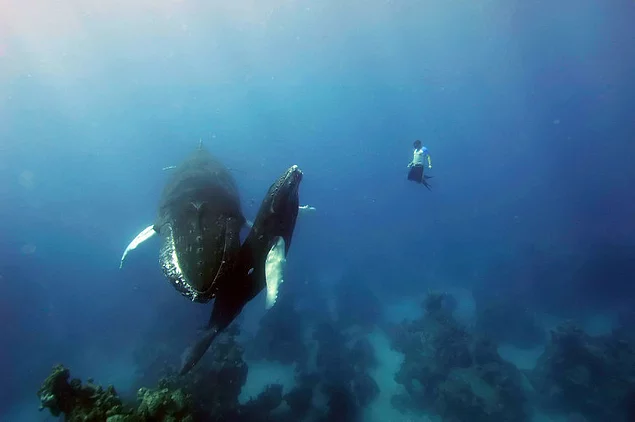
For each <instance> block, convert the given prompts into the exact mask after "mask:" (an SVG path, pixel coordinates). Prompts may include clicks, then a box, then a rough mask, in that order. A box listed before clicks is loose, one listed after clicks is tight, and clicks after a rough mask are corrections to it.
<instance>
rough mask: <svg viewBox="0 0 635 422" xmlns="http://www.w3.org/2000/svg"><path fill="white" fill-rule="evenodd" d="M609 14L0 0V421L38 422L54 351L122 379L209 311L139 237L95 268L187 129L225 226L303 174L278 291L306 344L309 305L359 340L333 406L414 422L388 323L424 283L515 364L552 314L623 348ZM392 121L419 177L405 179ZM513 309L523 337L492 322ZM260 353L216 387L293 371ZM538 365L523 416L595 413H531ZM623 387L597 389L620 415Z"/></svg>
mask: <svg viewBox="0 0 635 422" xmlns="http://www.w3.org/2000/svg"><path fill="white" fill-rule="evenodd" d="M633 22H635V4H634V3H633V2H632V1H626V0H615V1H608V2H598V1H592V0H577V1H573V0H560V1H553V2H545V1H538V0H524V1H517V0H513V1H503V0H483V1H476V2H474V1H464V0H455V1H439V0H424V1H417V2H415V1H408V0H402V1H397V0H382V1H379V0H369V1H359V0H349V1H334V0H325V1H308V0H272V1H253V0H236V1H232V2H221V1H216V0H214V1H202V0H192V1H188V0H180V1H179V0H158V1H149V0H131V1H127V2H124V1H110V2H101V1H95V0H90V1H81V2H80V1H74V0H64V1H60V2H56V3H49V2H44V1H42V0H22V1H18V0H2V2H1V3H0V248H1V251H2V254H1V255H0V316H1V319H0V324H1V325H0V345H1V347H0V373H1V374H2V379H3V382H2V387H1V388H0V420H3V421H4V420H6V421H16V422H21V421H39V420H54V418H53V417H52V416H50V415H49V414H48V413H47V412H46V411H43V412H38V407H39V404H40V403H39V400H38V397H37V395H36V393H37V390H38V388H39V387H40V385H41V383H42V381H43V380H44V379H45V378H46V377H47V375H48V374H49V372H50V370H51V367H52V366H53V365H54V364H56V363H63V364H64V365H66V366H67V367H68V368H69V369H70V370H71V373H72V374H73V376H76V377H79V378H82V379H87V378H94V379H95V382H98V383H101V384H104V385H105V384H109V383H113V384H115V386H116V388H117V390H118V391H120V392H121V393H122V394H126V392H127V391H133V392H134V390H135V389H136V388H138V387H139V385H138V383H139V382H138V380H139V379H140V378H142V377H141V376H140V368H142V367H143V365H144V362H147V361H148V360H151V359H154V357H151V356H149V355H148V353H150V352H148V350H154V348H155V346H154V345H155V344H159V343H164V342H165V341H166V340H165V339H166V338H172V337H174V344H170V347H173V348H174V350H173V352H174V353H175V354H178V353H180V352H181V351H182V349H184V348H185V347H186V346H187V345H188V339H192V338H193V336H194V335H195V332H196V330H197V329H198V328H199V327H200V326H201V325H203V324H204V323H205V322H206V321H207V318H208V316H209V312H210V308H211V305H209V304H208V305H200V304H193V303H190V302H188V301H187V300H186V299H185V298H183V297H181V296H180V295H179V294H178V293H177V292H176V291H175V290H174V289H173V288H172V287H171V286H170V285H169V284H168V283H167V282H166V280H165V279H164V277H163V275H162V273H161V271H160V269H159V266H158V264H157V251H158V242H155V241H154V240H151V241H149V242H148V243H147V244H144V245H142V246H140V247H139V248H138V249H137V250H135V251H133V252H132V253H131V255H130V256H129V258H128V262H127V265H126V266H125V267H124V269H123V270H119V268H118V266H119V259H120V257H121V253H122V252H123V250H124V248H125V246H126V245H127V244H128V242H130V240H131V239H132V238H133V237H134V236H135V235H136V233H138V232H139V231H140V230H142V229H143V228H144V227H146V226H147V225H149V224H152V222H153V219H154V218H155V213H156V206H157V202H158V199H159V196H160V193H161V189H162V188H163V185H164V184H165V182H166V180H167V177H169V175H168V174H167V172H166V171H163V170H162V168H164V167H166V166H171V165H178V164H179V163H180V162H181V161H182V160H183V159H185V157H187V156H188V155H189V154H190V153H191V152H192V151H193V150H194V149H195V148H196V146H197V145H198V142H199V140H201V139H202V141H203V144H204V145H205V146H206V148H207V149H209V150H210V151H211V152H212V153H213V154H214V155H216V156H217V157H219V158H220V159H221V160H222V161H223V162H224V163H225V164H226V165H227V166H228V167H230V168H231V169H232V174H233V175H234V177H235V179H236V181H237V183H238V185H239V188H240V192H241V200H242V205H243V211H244V213H245V215H246V217H247V218H254V216H255V215H256V212H257V211H258V207H259V205H260V201H261V200H262V199H263V197H264V195H265V192H266V191H267V188H268V187H269V185H270V184H271V183H272V182H273V181H274V180H275V178H276V177H278V176H279V175H280V174H281V172H283V171H284V170H285V169H286V168H287V167H288V166H290V165H292V164H298V165H299V166H300V167H301V169H302V171H303V172H304V179H303V182H302V185H301V188H300V200H301V203H302V204H310V205H312V206H314V207H316V211H315V212H314V213H310V214H302V215H300V216H299V217H298V222H297V226H296V230H295V234H294V237H293V246H292V248H291V251H290V255H289V256H288V267H287V274H286V277H285V282H284V284H283V287H282V290H283V293H282V296H281V299H280V302H281V303H283V304H284V303H285V300H288V301H287V302H286V303H287V304H288V303H290V302H289V301H291V302H294V303H296V306H297V307H298V309H299V311H298V312H299V313H300V314H301V315H310V317H309V316H307V318H306V319H307V322H306V323H305V325H304V326H303V329H302V330H303V331H302V332H303V335H306V336H307V338H309V337H311V334H310V333H311V332H314V331H315V330H316V327H317V326H318V325H319V323H321V322H324V321H329V323H330V324H332V325H334V326H335V327H336V329H337V330H339V331H341V333H340V334H341V335H343V336H348V337H346V338H348V339H349V340H347V341H354V340H357V339H360V338H362V339H365V340H366V341H367V342H368V343H369V344H371V345H372V347H373V350H374V354H375V355H376V358H377V364H376V365H375V366H374V367H373V368H372V369H369V370H368V371H367V373H368V374H369V375H370V377H371V378H372V379H373V380H374V382H375V384H376V386H377V388H378V393H377V394H376V395H374V396H373V397H372V400H369V401H370V402H369V403H365V404H364V405H359V403H358V406H357V408H358V413H357V416H355V417H356V418H358V419H361V420H364V421H370V422H373V421H381V422H385V421H405V420H413V421H415V420H416V421H419V420H434V418H435V417H438V415H439V413H440V410H439V407H438V406H437V405H435V404H434V403H436V402H434V400H432V401H433V404H430V405H428V406H427V408H426V409H416V410H413V409H410V410H407V411H404V410H403V409H400V408H399V406H397V405H396V401H395V400H393V399H392V398H393V396H396V395H399V394H402V395H403V394H404V391H405V386H404V383H400V382H399V380H400V379H401V378H399V377H397V376H396V374H397V373H398V372H399V370H400V368H401V367H402V363H403V362H404V359H405V356H406V355H407V352H403V350H401V349H400V347H398V346H396V341H397V340H395V337H394V336H392V334H391V333H392V332H393V331H392V329H391V328H390V327H389V326H390V325H391V324H398V323H400V322H401V321H402V320H403V319H407V320H416V319H418V318H420V317H421V315H422V310H421V303H422V302H423V301H424V298H425V297H426V295H427V294H428V293H429V291H431V290H434V291H443V292H447V293H450V294H452V297H453V298H454V301H455V302H456V304H455V305H456V306H455V307H453V309H454V313H453V315H454V317H455V318H456V320H457V321H458V322H459V323H461V324H463V325H464V326H465V327H466V329H467V330H468V331H469V332H472V331H479V332H480V331H483V332H486V333H487V335H488V336H490V337H493V339H494V340H495V341H496V342H497V343H498V352H499V354H500V356H501V357H502V358H503V359H505V360H506V361H508V362H511V363H512V364H513V365H515V367H517V368H519V369H521V370H523V371H527V373H528V372H529V371H532V370H533V369H534V368H535V367H536V365H537V362H538V361H539V357H540V356H541V355H542V354H543V353H547V352H548V351H549V350H550V349H549V345H550V344H552V343H550V341H551V337H550V335H549V334H548V333H549V330H551V329H553V328H554V327H556V326H558V324H559V323H560V322H561V321H564V320H573V321H574V322H575V323H576V324H578V325H579V326H580V327H582V328H583V329H584V330H585V331H586V332H587V334H588V335H592V336H599V335H608V334H609V333H611V332H613V333H615V332H617V331H615V330H617V329H618V328H620V330H618V331H619V336H620V341H625V342H628V341H631V340H632V338H635V333H633V331H632V326H633V325H629V323H626V322H624V321H631V322H633V321H635V318H632V319H629V315H630V313H631V310H632V309H633V305H634V304H635V285H634V284H633V278H634V277H635V219H634V218H633V216H635V194H634V192H635V191H634V190H633V187H632V185H633V182H634V181H635V166H633V164H632V157H633V156H635V142H634V134H635V118H634V117H633V110H634V109H635V108H634V106H635V78H634V77H633V76H634V75H635V48H633V45H635V26H634V25H633ZM415 139H420V140H422V142H423V144H424V145H425V146H426V147H427V148H428V150H429V152H430V154H431V157H432V163H433V168H432V169H431V170H427V171H429V173H430V174H431V175H433V176H434V177H433V178H432V179H431V180H430V183H431V185H432V189H431V190H430V191H428V190H426V189H425V188H424V187H422V186H420V185H417V184H415V183H412V182H409V181H407V180H406V174H407V170H408V169H407V168H406V165H407V164H408V162H409V161H410V159H411V158H412V142H413V141H414V140H415ZM285 290H286V291H287V293H286V294H287V296H285V293H284V291H285ZM343 292H345V296H346V298H347V300H348V302H347V303H346V304H344V305H342V304H341V302H342V299H341V297H342V295H344V293H343ZM287 298H288V299H287ZM492 302H495V303H498V304H500V303H503V305H502V306H500V307H499V310H498V312H500V313H499V314H495V315H498V316H497V317H495V318H489V319H487V318H485V317H483V313H484V312H483V311H482V310H483V309H485V307H486V305H483V304H488V303H492ZM338 304H339V305H338ZM278 305H280V303H279V304H278ZM346 305H347V306H346ZM274 309H275V308H274ZM283 309H285V308H283ZM501 309H502V310H501ZM345 311H346V312H349V313H350V315H349V316H348V317H347V318H349V319H350V321H349V323H344V322H343V320H344V319H345V314H346V312H345ZM522 312H529V313H531V314H532V315H535V322H536V324H537V325H538V326H539V329H538V330H543V331H544V333H545V337H544V339H543V338H541V339H539V340H536V341H532V340H531V339H530V338H533V337H532V336H533V334H532V333H531V328H527V333H525V332H524V331H523V329H519V330H513V331H515V333H514V334H513V335H512V334H510V333H507V332H506V333H502V332H501V330H505V328H509V327H505V326H504V325H505V324H501V323H500V322H501V320H503V321H505V320H510V321H511V320H515V319H518V315H516V314H518V313H522ZM266 315H267V313H266V312H265V310H264V299H263V298H262V297H261V296H259V297H257V298H256V299H254V301H252V302H251V303H250V304H249V305H248V306H247V308H246V309H245V311H244V312H243V314H242V315H241V317H240V318H239V321H238V323H239V324H240V326H241V329H242V330H243V331H244V332H245V333H246V335H245V336H244V338H243V339H242V340H241V341H243V342H244V344H245V347H246V348H247V349H249V344H252V343H250V341H252V340H253V338H257V336H258V332H259V330H261V328H260V327H262V326H263V324H262V321H263V318H265V317H266ZM625 315H626V316H625ZM631 317H632V316H631ZM280 319H281V320H284V319H285V318H284V317H281V318H280ZM520 319H522V318H520ZM316 321H317V322H316ZM272 324H273V326H274V327H275V324H274V323H272ZM501 325H502V326H501ZM529 325H531V324H529ZM356 326H357V327H358V328H359V327H360V326H363V327H364V330H362V331H363V333H362V334H360V333H359V332H357V331H355V327H356ZM624 326H625V327H626V329H624ZM351 327H352V331H353V332H354V333H356V334H351ZM522 327H525V326H522ZM628 328H630V329H631V331H630V332H629V330H628ZM273 331H274V332H275V331H276V330H275V329H274V330H273ZM172 333H174V334H172ZM342 333H343V334H342ZM614 335H617V334H614ZM514 336H516V337H518V338H516V337H514ZM538 337H540V336H538ZM275 341H276V340H275V339H274V340H273V342H274V343H275ZM527 343H529V344H528V345H527ZM311 344H312V342H311V341H308V340H307V342H306V347H307V348H308V349H310V350H312V349H311V348H312V347H313V348H314V347H316V346H315V345H313V346H312V345H311ZM252 349H253V347H252ZM256 349H258V347H256ZM310 353H315V351H313V352H310ZM310 353H309V354H310ZM263 354H264V353H260V354H259V353H258V352H252V356H251V357H250V358H247V357H246V358H245V360H246V361H247V363H248V366H249V374H248V376H247V381H246V384H245V385H244V386H243V388H242V392H241V401H242V402H244V401H246V400H247V399H248V398H249V397H250V396H256V395H258V394H259V393H260V392H261V391H262V390H263V388H264V386H265V385H266V384H268V383H271V382H278V383H281V384H282V385H283V392H285V393H286V392H288V391H290V390H291V389H292V388H293V386H294V385H295V383H296V381H294V368H295V367H294V366H293V365H291V364H289V363H284V362H282V363H281V362H273V360H275V359H264V358H263V357H262V356H260V355H263ZM620 356H621V355H620ZM342 359H344V358H342ZM624 359H626V358H622V357H620V359H617V360H618V361H620V360H622V361H623V362H622V363H623V364H624V365H627V367H629V368H634V367H635V363H633V362H635V361H628V362H626V361H624ZM296 363H297V362H296ZM349 363H350V362H349ZM351 365H352V364H351ZM606 365H608V363H607V364H606ZM612 365H613V366H612V367H611V368H614V367H615V365H617V363H615V362H613V363H612ZM327 366H328V365H327ZM327 369H328V368H327ZM327 369H325V368H322V369H320V370H316V371H315V372H316V373H317V374H318V375H320V374H321V373H322V372H324V371H326V370H327ZM142 372H143V371H142ZM525 373H526V372H523V374H525ZM600 373H602V372H600ZM605 373H606V374H609V373H611V372H610V371H608V370H607V371H606V372H605ZM145 375H146V376H150V375H152V374H150V375H148V373H145ZM523 376H524V375H523ZM606 376H609V375H606ZM527 377H528V378H531V377H530V376H529V375H527ZM598 377H599V378H601V376H598ZM598 377H595V376H593V377H590V381H586V384H585V382H581V383H582V384H585V385H586V387H585V388H587V389H593V388H594V387H597V386H601V385H604V384H602V382H603V381H602V380H601V379H598ZM537 383H538V382H536V383H534V384H533V386H534V387H533V389H532V388H529V390H530V392H526V395H527V397H528V398H527V400H528V403H529V407H530V408H531V410H530V411H528V412H529V414H530V416H528V418H529V419H528V420H532V419H533V420H537V421H560V420H562V421H574V420H576V421H577V420H588V421H594V420H597V418H599V417H600V416H598V415H599V414H600V413H601V412H600V411H599V410H597V406H596V407H593V406H591V405H589V404H588V403H586V404H585V400H587V399H585V398H583V397H582V396H581V397H580V399H579V400H577V401H578V402H579V406H577V405H576V399H575V398H573V399H572V398H571V395H569V396H568V397H566V400H565V399H564V398H563V399H562V400H561V401H560V402H558V405H557V406H555V410H554V407H553V406H552V407H550V408H548V409H547V407H548V406H541V405H540V403H539V402H540V400H538V399H536V398H535V397H533V396H534V395H535V394H534V393H535V391H534V390H539V388H538V387H536V385H537ZM554 383H555V381H554ZM538 384H539V383H538ZM554 385H555V384H554ZM146 386H147V387H153V386H152V385H146ZM628 388H631V389H632V393H628V391H627V392H626V393H624V394H635V385H634V384H633V383H632V381H631V385H630V387H628ZM576 391H577V390H576ZM624 391H626V390H624ZM409 394H411V396H412V395H414V394H415V393H410V392H409ZM571 394H573V393H571ZM580 394H582V393H580ZM607 394H608V393H607ZM620 394H621V393H620ZM615 397H620V398H623V397H622V396H620V395H619V394H617V393H616V395H615ZM629 397H631V398H632V397H635V396H633V395H631V396H629ZM589 400H590V399H589ZM634 400H635V399H634ZM627 402H628V399H627V400H626V402H619V403H617V402H616V403H617V404H615V403H613V402H611V404H609V402H608V401H607V402H606V405H605V406H606V407H607V409H608V408H609V407H611V408H614V409H617V410H615V412H617V413H616V414H619V415H620V417H627V416H624V415H626V414H627V413H625V412H627V410H626V407H624V406H626V405H624V403H627ZM313 406H314V408H315V409H314V410H315V411H316V412H318V411H320V410H321V409H326V408H327V407H328V406H327V405H326V404H324V403H319V400H317V399H315V400H314V403H313ZM620 406H622V407H620ZM600 407H602V406H600ZM608 411H610V409H609V410H607V412H608ZM598 412H600V413H598ZM455 417H456V416H455ZM578 417H579V418H583V419H575V418H578ZM428 418H432V419H428ZM458 418H459V419H449V417H446V419H445V420H448V421H454V420H465V421H468V420H469V421H470V422H471V421H472V420H475V421H476V420H491V421H497V420H508V419H496V416H491V418H490V419H478V417H477V416H476V415H475V416H474V419H468V416H465V415H463V416H459V417H458ZM307 420H309V419H307ZM350 420H352V419H350Z"/></svg>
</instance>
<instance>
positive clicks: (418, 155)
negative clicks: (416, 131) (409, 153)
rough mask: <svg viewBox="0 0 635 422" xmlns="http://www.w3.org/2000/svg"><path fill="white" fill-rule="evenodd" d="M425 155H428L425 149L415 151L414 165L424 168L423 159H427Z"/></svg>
mask: <svg viewBox="0 0 635 422" xmlns="http://www.w3.org/2000/svg"><path fill="white" fill-rule="evenodd" d="M425 155H426V150H424V149H423V148H419V149H415V150H414V155H413V157H412V164H413V165H415V166H422V165H423V157H425Z"/></svg>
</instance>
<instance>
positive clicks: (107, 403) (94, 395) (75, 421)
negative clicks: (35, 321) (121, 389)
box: [38, 365, 194, 422]
mask: <svg viewBox="0 0 635 422" xmlns="http://www.w3.org/2000/svg"><path fill="white" fill-rule="evenodd" d="M69 380H70V381H69ZM38 396H39V398H40V403H41V406H40V410H44V409H48V410H49V411H50V412H51V414H52V415H53V416H60V415H62V414H63V415H64V416H65V420H66V421H69V422H104V421H107V422H146V421H165V422H177V421H184V422H188V421H192V422H193V421H194V419H193V418H192V413H191V400H190V398H189V396H187V395H186V394H185V393H184V392H183V391H182V390H168V389H161V390H150V389H140V390H139V394H138V400H139V405H138V407H137V408H134V407H133V406H131V405H126V404H124V403H123V402H122V400H121V399H120V398H119V396H118V394H117V392H116V391H115V389H114V387H113V386H109V387H107V388H105V389H104V388H102V387H101V386H99V385H96V384H93V382H92V381H91V380H88V382H87V383H86V384H82V382H81V380H79V379H76V378H74V379H70V371H69V370H68V369H67V368H65V367H64V366H62V365H57V366H55V367H53V370H52V372H51V374H50V375H49V376H48V377H47V378H46V380H45V381H44V383H43V384H42V387H41V388H40V390H39V391H38Z"/></svg>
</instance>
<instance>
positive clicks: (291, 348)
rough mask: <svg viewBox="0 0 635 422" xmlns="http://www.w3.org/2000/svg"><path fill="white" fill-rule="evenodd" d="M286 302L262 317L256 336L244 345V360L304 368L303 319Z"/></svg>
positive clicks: (291, 302)
mask: <svg viewBox="0 0 635 422" xmlns="http://www.w3.org/2000/svg"><path fill="white" fill-rule="evenodd" d="M289 299H291V298H287V300H282V301H280V302H279V303H277V304H276V306H274V307H273V308H272V309H271V310H269V311H268V312H267V313H266V314H265V315H264V316H263V317H262V319H261V320H260V327H259V329H258V332H257V333H256V336H255V337H254V339H253V341H252V342H251V343H250V344H249V345H248V346H249V347H248V349H247V353H246V356H247V358H249V359H254V360H255V359H265V360H269V361H274V362H280V363H283V364H292V363H297V364H298V365H299V366H300V367H304V366H305V365H306V361H307V358H308V351H307V348H306V345H305V344H304V319H303V317H302V314H300V313H299V312H298V311H297V310H296V308H295V306H294V303H293V301H292V300H289Z"/></svg>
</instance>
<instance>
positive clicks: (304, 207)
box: [298, 205, 315, 214]
mask: <svg viewBox="0 0 635 422" xmlns="http://www.w3.org/2000/svg"><path fill="white" fill-rule="evenodd" d="M298 211H299V212H300V213H301V214H306V213H309V212H313V211H315V207H312V206H311V205H300V206H299V207H298Z"/></svg>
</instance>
